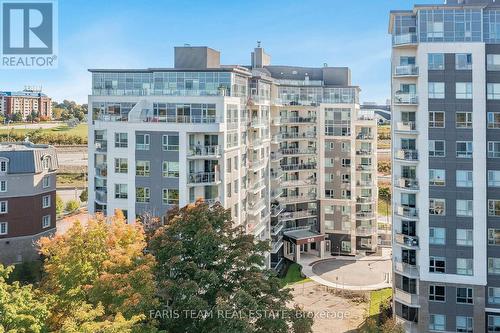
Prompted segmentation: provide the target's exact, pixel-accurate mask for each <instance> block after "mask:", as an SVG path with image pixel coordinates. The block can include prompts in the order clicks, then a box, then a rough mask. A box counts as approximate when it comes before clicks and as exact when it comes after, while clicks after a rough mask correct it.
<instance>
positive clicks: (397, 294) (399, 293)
mask: <svg viewBox="0 0 500 333" xmlns="http://www.w3.org/2000/svg"><path fill="white" fill-rule="evenodd" d="M394 298H395V299H396V300H397V301H399V302H401V303H404V304H406V305H409V306H419V304H418V295H417V294H410V293H409V292H406V291H404V290H402V289H399V288H395V289H394Z"/></svg>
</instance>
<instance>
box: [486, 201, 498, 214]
mask: <svg viewBox="0 0 500 333" xmlns="http://www.w3.org/2000/svg"><path fill="white" fill-rule="evenodd" d="M488 216H500V200H488Z"/></svg>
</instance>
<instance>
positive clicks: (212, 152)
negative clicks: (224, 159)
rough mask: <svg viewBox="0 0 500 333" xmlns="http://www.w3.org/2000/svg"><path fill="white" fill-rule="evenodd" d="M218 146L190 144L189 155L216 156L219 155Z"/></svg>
mask: <svg viewBox="0 0 500 333" xmlns="http://www.w3.org/2000/svg"><path fill="white" fill-rule="evenodd" d="M220 150H221V148H220V147H219V146H190V147H189V151H188V156H189V157H217V156H220V154H221V153H220Z"/></svg>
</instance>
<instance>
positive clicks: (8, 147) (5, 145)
mask: <svg viewBox="0 0 500 333" xmlns="http://www.w3.org/2000/svg"><path fill="white" fill-rule="evenodd" d="M47 148H52V146H50V145H44V144H34V143H32V142H1V143H0V151H31V150H44V149H47Z"/></svg>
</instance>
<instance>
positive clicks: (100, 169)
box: [95, 164, 108, 178]
mask: <svg viewBox="0 0 500 333" xmlns="http://www.w3.org/2000/svg"><path fill="white" fill-rule="evenodd" d="M95 176H96V177H98V178H106V177H107V176H108V168H107V166H106V164H98V165H96V167H95Z"/></svg>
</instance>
